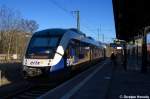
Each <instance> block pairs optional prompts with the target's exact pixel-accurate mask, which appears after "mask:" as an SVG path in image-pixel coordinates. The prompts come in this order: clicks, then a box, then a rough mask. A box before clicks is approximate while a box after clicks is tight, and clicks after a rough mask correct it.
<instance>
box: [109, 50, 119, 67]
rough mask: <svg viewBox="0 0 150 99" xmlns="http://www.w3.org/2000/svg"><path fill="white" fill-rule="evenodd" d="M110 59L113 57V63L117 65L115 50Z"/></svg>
mask: <svg viewBox="0 0 150 99" xmlns="http://www.w3.org/2000/svg"><path fill="white" fill-rule="evenodd" d="M110 59H111V62H112V65H113V66H114V67H116V65H117V63H116V55H115V54H114V52H112V53H111V56H110Z"/></svg>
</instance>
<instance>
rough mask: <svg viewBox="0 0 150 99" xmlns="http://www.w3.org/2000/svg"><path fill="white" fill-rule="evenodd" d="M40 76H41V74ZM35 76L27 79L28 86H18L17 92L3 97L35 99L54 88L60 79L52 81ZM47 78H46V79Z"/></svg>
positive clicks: (9, 98) (59, 82)
mask: <svg viewBox="0 0 150 99" xmlns="http://www.w3.org/2000/svg"><path fill="white" fill-rule="evenodd" d="M41 77H42V76H41ZM41 77H36V78H32V79H29V80H28V82H29V84H28V86H27V87H26V88H23V89H22V88H20V89H19V90H18V91H17V92H14V93H11V94H9V95H8V96H4V97H3V98H4V99H36V98H37V97H39V96H41V95H42V94H45V93H46V92H48V91H49V90H51V89H53V88H55V87H56V86H58V85H59V84H61V83H62V80H61V81H57V82H56V81H52V80H50V79H48V78H45V77H44V78H43V79H42V80H41ZM44 79H45V80H44ZM47 79H48V80H47Z"/></svg>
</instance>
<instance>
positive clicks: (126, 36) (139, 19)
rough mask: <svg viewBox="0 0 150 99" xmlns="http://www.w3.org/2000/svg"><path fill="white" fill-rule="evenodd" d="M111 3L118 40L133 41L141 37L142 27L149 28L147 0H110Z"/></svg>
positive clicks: (149, 18)
mask: <svg viewBox="0 0 150 99" xmlns="http://www.w3.org/2000/svg"><path fill="white" fill-rule="evenodd" d="M112 3H113V10H114V19H115V27H116V37H117V38H118V39H122V40H126V41H129V40H133V39H134V38H135V37H136V36H138V35H142V32H143V29H144V27H146V26H150V1H149V0H112ZM141 31H142V32H141Z"/></svg>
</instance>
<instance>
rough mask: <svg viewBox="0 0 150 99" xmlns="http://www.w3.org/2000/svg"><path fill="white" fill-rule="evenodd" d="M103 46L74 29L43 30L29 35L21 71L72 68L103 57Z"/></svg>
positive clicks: (52, 70)
mask: <svg viewBox="0 0 150 99" xmlns="http://www.w3.org/2000/svg"><path fill="white" fill-rule="evenodd" d="M104 56H105V51H104V46H103V45H102V44H101V43H100V42H97V41H95V40H94V39H92V38H91V37H86V35H85V34H84V33H82V32H80V31H78V30H76V29H46V30H42V31H38V32H36V33H34V34H33V36H32V38H31V40H30V42H29V44H28V47H27V49H26V53H25V56H24V58H23V70H24V71H25V72H26V73H28V72H32V71H37V70H38V71H39V70H40V71H41V73H42V72H43V73H44V72H46V73H50V72H55V71H60V70H64V69H67V68H69V69H76V67H81V66H83V64H89V63H91V62H94V61H97V60H99V59H101V58H104Z"/></svg>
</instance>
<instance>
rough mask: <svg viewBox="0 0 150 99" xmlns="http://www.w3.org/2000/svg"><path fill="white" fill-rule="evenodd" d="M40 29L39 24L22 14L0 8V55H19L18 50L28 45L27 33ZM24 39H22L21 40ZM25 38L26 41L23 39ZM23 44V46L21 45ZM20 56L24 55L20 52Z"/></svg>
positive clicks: (3, 7)
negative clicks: (23, 16)
mask: <svg viewBox="0 0 150 99" xmlns="http://www.w3.org/2000/svg"><path fill="white" fill-rule="evenodd" d="M37 29H38V24H37V23H36V21H34V20H27V19H23V18H22V17H21V14H20V13H19V12H17V11H15V10H13V9H9V8H7V7H6V6H1V7H0V53H7V56H8V57H7V59H10V54H13V53H16V54H18V50H17V49H22V50H23V47H25V44H26V42H27V41H26V39H25V38H26V36H25V35H26V33H33V32H34V31H36V30H37ZM19 38H22V39H19ZM23 38H24V39H23ZM20 43H22V44H20ZM19 52H20V53H19V54H22V52H21V51H19Z"/></svg>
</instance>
